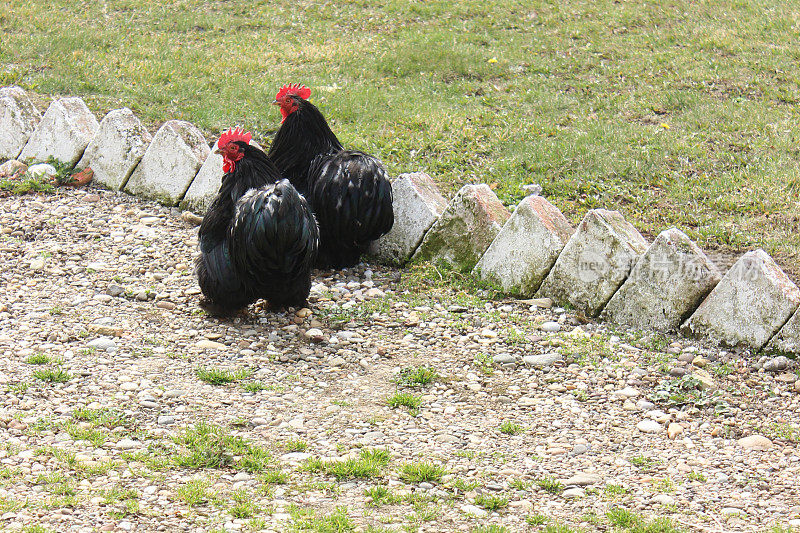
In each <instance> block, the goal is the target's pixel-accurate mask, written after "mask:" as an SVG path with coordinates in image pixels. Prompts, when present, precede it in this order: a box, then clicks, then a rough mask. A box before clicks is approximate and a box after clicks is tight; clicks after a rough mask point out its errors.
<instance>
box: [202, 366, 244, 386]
mask: <svg viewBox="0 0 800 533" xmlns="http://www.w3.org/2000/svg"><path fill="white" fill-rule="evenodd" d="M195 374H196V375H197V377H198V378H199V379H200V380H201V381H205V382H206V383H208V384H210V385H227V384H228V383H233V382H235V381H239V380H242V379H247V378H249V377H250V376H252V375H253V371H252V370H250V369H240V370H237V371H235V372H231V371H229V370H218V369H216V368H210V369H209V368H203V367H201V368H198V369H197V370H195Z"/></svg>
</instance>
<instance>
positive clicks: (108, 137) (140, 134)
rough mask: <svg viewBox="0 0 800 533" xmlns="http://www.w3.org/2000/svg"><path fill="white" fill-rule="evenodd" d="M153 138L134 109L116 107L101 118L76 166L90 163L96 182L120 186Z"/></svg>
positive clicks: (113, 186) (106, 185) (114, 188)
mask: <svg viewBox="0 0 800 533" xmlns="http://www.w3.org/2000/svg"><path fill="white" fill-rule="evenodd" d="M151 140H152V136H151V135H150V133H149V132H148V131H147V129H146V128H145V127H144V125H142V123H141V121H139V119H138V118H136V115H134V114H133V111H131V110H130V109H128V108H127V107H124V108H122V109H115V110H113V111H110V112H109V113H108V114H107V115H106V116H105V118H103V120H102V121H101V122H100V128H99V129H98V130H97V134H96V135H95V136H94V139H92V140H91V142H90V143H89V146H87V147H86V151H85V152H84V153H83V157H81V160H80V161H79V162H78V164H77V168H78V169H84V168H86V167H89V168H91V169H92V171H93V172H94V182H95V183H98V184H100V185H102V186H104V187H107V188H109V189H113V190H118V189H121V188H122V187H124V186H125V183H126V182H127V181H128V178H129V177H130V175H131V173H132V172H133V169H134V168H136V165H137V164H138V163H139V161H140V160H141V159H142V156H143V155H144V153H145V150H147V146H148V145H149V144H150V141H151Z"/></svg>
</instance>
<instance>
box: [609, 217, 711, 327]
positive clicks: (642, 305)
mask: <svg viewBox="0 0 800 533" xmlns="http://www.w3.org/2000/svg"><path fill="white" fill-rule="evenodd" d="M721 277H722V276H721V274H720V272H719V270H718V269H717V267H716V265H714V263H712V262H711V261H710V260H709V259H708V257H706V254H704V253H703V251H702V250H701V249H700V248H699V247H698V246H697V245H696V244H695V243H693V242H692V241H691V239H689V237H687V236H686V235H685V234H684V233H683V232H681V231H679V230H678V229H676V228H671V229H668V230H666V231H664V232H662V233H661V234H659V236H658V237H657V238H656V239H655V240H654V241H653V244H651V245H650V248H648V249H647V251H646V252H645V253H644V255H643V256H642V257H641V258H640V259H639V261H638V262H637V263H636V265H635V266H634V267H633V270H631V274H630V276H629V277H628V279H627V280H625V283H623V284H622V287H620V289H619V290H618V291H617V292H616V294H614V296H613V297H612V298H611V300H610V301H609V302H608V305H607V306H606V307H605V309H604V310H603V313H602V315H601V316H602V318H604V319H606V320H610V321H612V322H616V323H618V324H625V325H628V326H632V327H635V328H638V329H655V330H659V331H675V330H677V329H678V327H679V326H680V325H681V323H682V322H683V321H684V320H685V319H686V318H687V317H688V316H689V315H691V313H692V312H693V311H694V310H695V309H696V308H697V306H698V305H700V302H702V301H703V298H705V297H706V295H707V294H708V293H709V292H710V291H711V289H713V288H714V286H715V285H716V284H717V283H718V282H719V280H720V278H721Z"/></svg>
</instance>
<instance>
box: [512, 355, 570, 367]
mask: <svg viewBox="0 0 800 533" xmlns="http://www.w3.org/2000/svg"><path fill="white" fill-rule="evenodd" d="M563 359H564V356H563V355H561V354H560V353H556V352H551V353H544V354H540V355H526V356H525V357H523V358H522V361H523V362H524V363H525V364H527V365H531V366H532V367H534V368H545V367H549V366H553V365H554V364H555V363H557V362H559V361H561V360H563Z"/></svg>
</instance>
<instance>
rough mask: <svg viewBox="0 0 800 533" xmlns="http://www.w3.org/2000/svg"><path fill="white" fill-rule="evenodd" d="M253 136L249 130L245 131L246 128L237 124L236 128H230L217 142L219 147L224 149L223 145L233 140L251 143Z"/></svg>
mask: <svg viewBox="0 0 800 533" xmlns="http://www.w3.org/2000/svg"><path fill="white" fill-rule="evenodd" d="M252 137H253V136H252V135H251V134H250V132H249V131H248V132H247V133H245V132H244V130H240V129H239V126H236V129H233V128H228V131H226V132H224V133H223V134H222V135H220V137H219V141H218V142H217V148H220V149H222V147H223V146H225V145H226V144H228V143H229V142H233V141H244V142H245V143H247V144H250V139H251V138H252Z"/></svg>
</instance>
